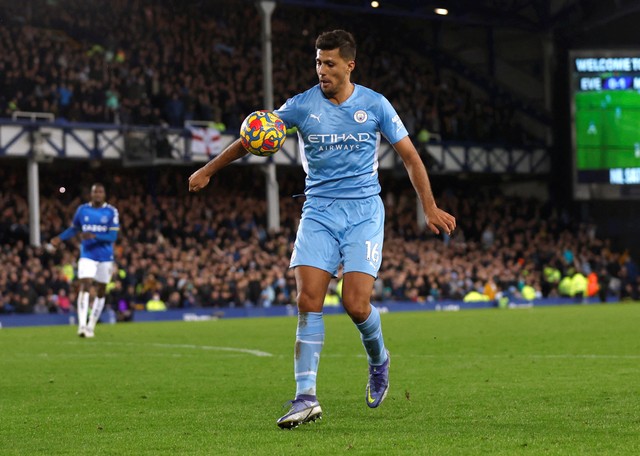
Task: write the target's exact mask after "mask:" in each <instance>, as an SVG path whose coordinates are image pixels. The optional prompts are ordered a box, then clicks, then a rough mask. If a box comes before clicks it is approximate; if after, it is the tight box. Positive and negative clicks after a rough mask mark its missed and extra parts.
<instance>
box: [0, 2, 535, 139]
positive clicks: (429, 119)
mask: <svg viewBox="0 0 640 456" xmlns="http://www.w3.org/2000/svg"><path fill="white" fill-rule="evenodd" d="M0 17H2V18H3V20H2V21H0V49H2V52H1V53H0V117H11V115H12V113H14V112H16V111H35V112H51V113H54V114H55V116H56V119H57V120H58V121H62V122H64V121H74V122H100V123H104V122H107V123H119V124H140V125H164V126H169V127H175V128H182V127H183V125H184V122H185V121H190V120H201V121H211V122H214V123H215V124H216V125H217V126H218V127H219V128H222V129H225V128H226V130H227V131H229V132H236V131H237V129H238V127H239V125H240V123H241V122H242V120H243V118H244V116H245V115H246V114H248V113H249V112H251V111H254V110H256V109H259V108H261V107H263V99H264V97H263V84H262V65H261V53H262V51H261V41H262V40H261V38H260V29H261V27H260V14H259V13H258V10H257V9H256V7H255V5H254V4H253V3H251V2H232V1H212V2H183V3H180V2H174V1H166V0H165V1H151V0H134V1H129V0H126V1H125V0H114V1H112V0H109V1H106V0H96V1H92V2H86V1H82V0H32V1H30V2H28V3H27V4H23V3H8V2H3V3H2V4H1V5H0ZM354 19H355V17H354V16H353V13H352V15H349V14H347V13H341V12H338V11H330V12H327V11H324V10H322V9H303V8H299V7H293V6H283V5H280V6H278V8H276V10H275V13H274V15H273V25H272V29H273V86H274V101H275V104H276V106H279V105H280V104H281V103H283V102H284V101H285V100H286V99H287V98H288V97H290V96H292V95H294V94H296V93H298V92H300V91H303V90H306V89H307V88H309V87H310V86H312V85H313V84H315V83H317V78H316V76H315V71H314V64H313V59H314V52H315V51H314V41H315V38H316V36H317V35H318V34H319V33H321V32H323V31H326V30H330V29H334V28H348V29H349V30H351V31H352V32H353V33H354V35H355V36H356V39H357V40H358V42H359V49H358V59H357V66H356V71H355V73H354V75H353V76H352V79H353V80H354V81H355V82H356V83H360V84H363V85H366V86H369V87H371V88H373V89H374V90H378V91H380V92H382V93H384V95H385V96H387V98H389V100H390V101H391V102H392V103H393V104H394V106H395V107H396V109H397V110H398V112H399V114H400V115H401V117H402V118H403V120H404V122H405V125H406V126H407V129H408V130H409V132H410V134H412V135H414V136H416V137H417V136H418V135H420V137H423V138H428V137H429V136H430V135H433V134H437V135H439V136H440V137H441V138H442V139H451V140H472V141H483V142H500V143H510V144H516V145H522V144H528V143H531V142H534V141H535V140H534V139H533V138H531V137H530V136H529V135H527V133H526V132H525V131H524V130H523V129H522V128H521V126H520V125H519V124H517V123H516V121H515V118H516V116H515V115H514V109H513V107H512V106H510V104H509V103H508V102H506V101H505V99H503V98H501V97H498V96H494V95H484V96H483V95H481V94H479V93H477V92H476V93H473V94H472V91H471V90H470V89H469V88H468V87H465V86H464V84H463V83H461V81H460V80H459V79H457V78H456V77H455V76H452V75H448V74H446V73H444V72H441V71H439V70H437V69H436V68H434V66H433V65H432V63H431V62H430V61H429V60H428V59H427V58H426V57H425V53H424V49H425V48H426V46H427V44H426V43H425V42H423V41H422V40H420V39H411V38H410V37H409V36H408V34H407V33H406V30H407V27H408V26H409V24H410V23H411V19H410V18H402V20H400V19H399V18H395V17H381V16H377V15H371V16H368V17H367V18H366V20H364V21H363V20H354ZM378 28H380V29H383V30H384V31H385V32H384V33H380V34H375V33H371V30H376V29H378ZM415 28H416V29H417V30H419V29H420V28H419V27H418V26H415ZM409 35H410V36H414V35H412V34H409Z"/></svg>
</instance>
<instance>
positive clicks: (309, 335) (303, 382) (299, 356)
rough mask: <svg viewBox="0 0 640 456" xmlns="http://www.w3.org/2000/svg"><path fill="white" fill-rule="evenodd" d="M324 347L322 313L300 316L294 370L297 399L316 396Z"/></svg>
mask: <svg viewBox="0 0 640 456" xmlns="http://www.w3.org/2000/svg"><path fill="white" fill-rule="evenodd" d="M323 345H324V320H323V318H322V312H302V313H300V314H298V329H297V331H296V347H295V352H294V370H295V376H296V397H298V396H300V395H305V396H315V395H316V377H317V375H318V364H319V363H320V352H321V351H322V346H323Z"/></svg>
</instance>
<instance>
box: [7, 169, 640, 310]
mask: <svg viewBox="0 0 640 456" xmlns="http://www.w3.org/2000/svg"><path fill="white" fill-rule="evenodd" d="M22 172H24V170H23V168H16V169H12V168H11V167H8V166H7V167H3V168H1V169H0V213H1V214H2V217H1V218H0V263H1V264H2V265H3V267H2V268H1V269H0V312H16V313H31V312H38V313H48V312H53V313H65V312H72V311H73V308H74V306H75V296H76V290H75V281H74V276H75V268H76V264H77V259H78V254H79V250H78V241H77V240H72V241H68V242H67V243H66V244H65V246H64V247H63V248H61V249H59V250H58V251H57V252H55V253H54V254H50V253H47V252H46V251H45V249H43V248H35V247H30V246H29V227H28V220H29V219H28V204H27V200H26V195H27V191H26V188H25V183H24V179H23V176H22V175H21V173H22ZM189 174H190V171H189V170H186V169H184V168H178V167H173V168H150V169H147V170H144V171H140V170H133V171H132V170H126V169H102V170H89V171H85V172H82V171H79V170H60V169H57V170H55V169H49V168H45V167H41V182H42V191H41V214H42V215H41V228H42V239H43V242H46V241H47V240H48V239H50V238H51V237H53V236H55V235H56V234H59V233H60V232H61V231H63V230H64V229H65V228H66V227H67V226H68V225H69V224H70V222H71V219H72V217H73V214H74V211H75V209H76V207H77V206H78V205H79V204H81V203H83V202H86V201H88V199H89V197H88V192H89V188H90V186H91V184H92V183H93V182H94V176H95V175H101V176H103V182H104V183H105V184H106V187H107V201H108V202H109V203H110V204H112V205H114V206H116V207H117V208H118V209H119V212H120V223H121V230H120V235H119V238H118V241H117V243H116V260H117V270H116V271H115V273H114V277H113V281H112V282H111V284H110V285H109V287H108V293H109V294H108V302H109V305H110V306H111V307H112V308H114V309H115V310H117V311H119V313H120V314H122V315H127V312H131V311H132V310H134V309H136V308H138V309H144V308H145V307H148V304H149V302H150V301H152V303H153V305H156V304H157V305H159V308H160V309H162V308H190V307H220V308H224V307H229V306H256V307H257V306H262V307H268V306H276V305H285V304H295V296H296V286H295V280H294V276H293V273H292V271H291V270H289V269H288V263H289V258H290V255H291V251H292V247H293V241H294V239H295V232H296V229H297V223H298V221H299V217H300V211H301V207H302V201H301V199H300V198H293V197H292V196H291V195H294V194H298V193H301V191H300V190H301V189H302V187H303V176H302V171H301V170H299V169H297V168H296V169H289V168H281V169H280V170H279V181H280V190H281V197H280V214H281V226H282V228H281V230H280V231H279V232H268V231H267V229H266V203H265V198H264V194H265V192H264V177H263V173H262V170H260V169H259V168H257V167H252V166H241V165H238V166H233V167H231V168H229V169H227V170H226V171H225V172H223V173H221V174H220V175H219V177H217V178H216V180H215V181H214V182H213V183H212V185H211V186H210V187H209V188H207V189H206V190H205V191H203V192H201V193H198V194H189V193H188V192H187V185H186V181H187V177H188V175H189ZM381 177H382V184H383V195H382V196H383V200H384V202H385V206H386V211H387V222H386V238H385V245H384V250H383V262H382V269H381V270H380V275H379V278H378V280H377V281H376V283H375V288H374V293H373V296H372V300H373V301H375V302H379V301H389V300H390V301H414V302H426V301H442V300H462V299H465V298H467V297H469V296H471V294H474V293H476V294H478V295H480V297H481V299H484V300H488V301H495V302H498V300H500V298H507V299H518V298H525V299H533V298H536V297H549V296H551V297H553V296H572V297H576V298H577V299H582V298H583V297H584V296H587V295H594V296H596V295H600V297H601V299H602V300H603V301H604V300H607V299H622V300H624V299H640V279H639V278H638V270H637V266H636V264H635V262H634V261H633V259H632V258H631V257H630V256H629V254H628V253H627V252H625V251H622V250H620V251H618V250H616V249H614V248H613V247H612V245H611V243H610V241H609V240H607V239H602V238H600V237H598V235H597V229H596V227H595V226H593V225H591V224H588V223H585V222H584V221H581V220H578V219H576V218H574V217H573V216H572V215H571V213H570V211H565V210H560V209H558V208H556V207H554V206H553V205H551V204H549V203H548V202H544V201H538V200H535V199H532V198H521V197H510V196H506V195H503V194H501V193H500V192H498V191H496V190H495V189H491V188H487V189H486V190H483V189H482V187H478V186H473V187H470V188H465V187H464V186H463V185H460V184H457V185H455V186H451V187H449V186H447V185H446V184H442V183H436V187H435V188H443V189H444V191H443V192H441V193H439V194H438V195H437V199H438V201H439V205H440V206H441V207H443V208H444V209H446V210H447V211H450V212H451V213H452V214H454V215H455V216H456V217H457V220H458V228H457V229H456V233H455V235H454V236H452V237H451V238H449V237H447V236H435V235H433V234H431V233H430V232H427V231H425V230H424V229H421V228H419V226H418V224H417V215H416V201H415V196H414V194H413V191H412V189H411V188H410V184H408V183H407V180H406V179H402V180H399V179H397V178H394V176H393V175H383V176H381ZM63 185H64V186H66V187H65V190H66V191H65V192H64V193H61V192H60V190H59V187H60V186H63ZM577 276H583V277H584V278H586V277H592V278H593V277H595V278H596V279H595V280H596V283H595V285H596V286H595V287H594V286H593V284H591V285H590V286H589V289H588V290H587V286H586V283H585V282H583V285H584V286H583V287H577V288H576V287H575V283H569V287H567V284H566V279H569V280H571V279H574V278H576V277H577ZM339 279H340V277H338V278H337V279H336V280H335V281H333V283H332V285H331V290H332V292H331V293H330V294H333V295H334V296H332V297H333V298H335V295H336V293H334V292H333V291H334V290H336V291H338V293H337V295H338V298H337V299H330V300H328V301H327V302H328V303H329V302H330V303H332V304H339V286H338V284H339ZM563 281H565V284H564V285H563ZM590 283H591V282H590ZM528 293H529V294H528ZM531 293H533V294H531ZM328 298H331V296H328ZM156 308H158V307H156Z"/></svg>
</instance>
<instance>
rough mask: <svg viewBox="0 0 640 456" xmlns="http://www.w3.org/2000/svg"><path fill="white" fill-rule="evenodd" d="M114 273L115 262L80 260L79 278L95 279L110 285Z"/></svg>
mask: <svg viewBox="0 0 640 456" xmlns="http://www.w3.org/2000/svg"><path fill="white" fill-rule="evenodd" d="M112 272H113V261H94V260H90V259H89V258H80V259H79V260H78V278H79V279H93V280H95V281H96V282H100V283H109V282H110V281H111V274H112Z"/></svg>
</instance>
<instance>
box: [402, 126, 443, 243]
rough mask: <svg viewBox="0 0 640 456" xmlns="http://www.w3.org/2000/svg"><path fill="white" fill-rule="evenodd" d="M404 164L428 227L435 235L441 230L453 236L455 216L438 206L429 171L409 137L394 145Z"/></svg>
mask: <svg viewBox="0 0 640 456" xmlns="http://www.w3.org/2000/svg"><path fill="white" fill-rule="evenodd" d="M393 148H394V149H395V150H396V152H398V155H400V158H402V161H403V163H404V166H405V168H406V169H407V172H408V173H409V179H411V184H413V188H415V190H416V192H417V193H418V197H419V198H420V202H421V203H422V209H423V210H424V215H425V218H426V221H427V226H428V227H429V229H430V230H431V231H433V232H434V233H435V234H440V229H442V230H444V232H445V233H447V234H451V233H452V232H453V230H454V229H455V228H456V219H455V217H454V216H453V215H451V214H449V213H448V212H445V211H443V210H442V209H440V208H439V207H438V206H437V205H436V200H435V198H434V197H433V192H432V191H431V183H430V182H429V176H428V174H427V169H426V168H425V167H424V164H423V163H422V160H421V159H420V155H419V154H418V151H417V150H416V148H415V146H414V145H413V143H412V142H411V139H410V138H409V137H408V136H405V137H404V138H403V139H401V140H400V141H398V142H397V143H395V144H394V145H393Z"/></svg>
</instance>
